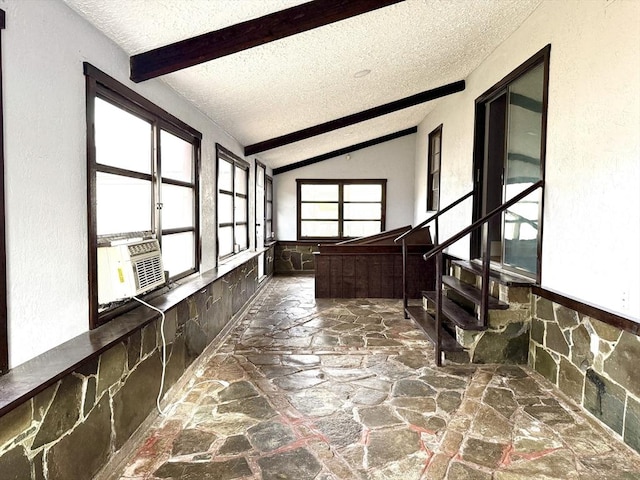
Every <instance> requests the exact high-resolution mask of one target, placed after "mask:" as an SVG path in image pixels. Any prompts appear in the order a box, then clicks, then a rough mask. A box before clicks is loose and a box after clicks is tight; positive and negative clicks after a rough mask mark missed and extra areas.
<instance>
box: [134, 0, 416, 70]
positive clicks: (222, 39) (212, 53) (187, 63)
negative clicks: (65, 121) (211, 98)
mask: <svg viewBox="0 0 640 480" xmlns="http://www.w3.org/2000/svg"><path fill="white" fill-rule="evenodd" d="M403 1H404V0H315V1H313V2H308V3H303V4H301V5H297V6H295V7H291V8H287V9H285V10H281V11H279V12H274V13H271V14H269V15H265V16H264V17H260V18H255V19H253V20H248V21H246V22H242V23H238V24H236V25H231V26H229V27H226V28H222V29H220V30H216V31H215V32H209V33H205V34H203V35H199V36H197V37H193V38H188V39H186V40H182V41H180V42H176V43H172V44H170V45H165V46H163V47H159V48H156V49H154V50H150V51H148V52H145V53H140V54H138V55H134V56H132V57H131V58H130V65H131V80H133V81H134V82H142V81H144V80H149V79H151V78H155V77H158V76H160V75H165V74H167V73H171V72H175V71H178V70H182V69H183V68H187V67H192V66H194V65H198V64H200V63H204V62H208V61H210V60H214V59H216V58H220V57H224V56H226V55H231V54H232V53H237V52H240V51H242V50H247V49H249V48H253V47H257V46H258V45H263V44H265V43H269V42H273V41H274V40H280V39H281V38H285V37H289V36H291V35H296V34H298V33H301V32H306V31H307V30H312V29H314V28H318V27H322V26H324V25H328V24H330V23H334V22H339V21H340V20H345V19H347V18H351V17H355V16H356V15H361V14H363V13H367V12H371V11H373V10H377V9H379V8H383V7H386V6H389V5H393V4H394V3H399V2H403Z"/></svg>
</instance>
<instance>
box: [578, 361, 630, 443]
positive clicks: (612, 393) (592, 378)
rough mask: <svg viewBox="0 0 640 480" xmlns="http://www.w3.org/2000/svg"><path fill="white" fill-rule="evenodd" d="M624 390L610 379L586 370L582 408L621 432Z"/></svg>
mask: <svg viewBox="0 0 640 480" xmlns="http://www.w3.org/2000/svg"><path fill="white" fill-rule="evenodd" d="M625 397H626V392H625V391H624V389H623V388H622V387H620V386H619V385H616V384H615V383H613V382H612V381H611V380H609V379H607V378H605V377H603V376H601V375H598V374H597V373H596V372H595V371H594V370H593V369H589V370H587V375H586V381H585V385H584V408H586V409H587V410H588V411H589V412H591V413H592V414H593V415H594V416H595V417H596V418H598V419H599V420H600V421H602V422H603V423H604V424H606V425H608V426H609V427H610V428H611V429H613V430H614V431H615V432H617V433H619V434H622V424H623V420H624V402H625Z"/></svg>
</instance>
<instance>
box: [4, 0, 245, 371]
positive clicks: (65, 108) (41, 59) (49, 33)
mask: <svg viewBox="0 0 640 480" xmlns="http://www.w3.org/2000/svg"><path fill="white" fill-rule="evenodd" d="M0 8H3V9H4V10H5V11H6V24H7V25H6V30H4V31H3V32H2V37H3V38H2V49H3V51H2V62H3V73H4V78H3V82H4V85H3V87H4V114H5V116H4V129H5V137H4V138H5V184H6V218H5V222H6V237H7V281H8V322H9V328H8V329H9V356H10V366H11V367H14V366H16V365H18V364H20V363H22V362H24V361H26V360H28V359H30V358H32V357H34V356H36V355H38V354H40V353H42V352H44V351H46V350H48V349H50V348H52V347H54V346H56V345H58V344H60V343H62V342H64V341H66V340H68V339H70V338H72V337H74V336H76V335H78V334H79V333H81V332H84V331H86V330H87V329H88V309H89V307H88V288H87V202H86V147H85V142H86V135H85V130H86V127H85V78H84V75H83V71H82V62H83V61H88V62H90V63H92V64H93V65H95V66H96V67H98V68H99V69H101V70H103V71H104V72H105V73H107V74H108V75H111V76H112V77H114V78H116V79H117V80H119V81H120V82H122V83H123V84H125V85H127V86H128V87H130V88H132V89H134V90H136V91H138V92H139V93H141V94H142V95H143V96H145V97H146V98H148V99H149V100H151V101H153V102H154V103H156V104H157V105H158V106H160V107H162V108H164V109H165V110H167V111H168V112H170V113H171V114H173V115H175V116H176V117H178V118H179V119H181V120H183V121H184V122H186V123H187V124H189V125H191V126H192V127H193V128H195V129H197V130H199V131H200V132H202V133H203V135H204V138H203V142H202V183H201V192H202V199H201V200H202V202H201V203H202V205H203V207H202V214H201V219H202V241H203V246H202V252H203V259H202V268H203V270H206V269H209V268H212V267H214V266H215V238H216V236H215V223H214V222H215V215H214V214H215V210H214V208H215V206H214V199H215V192H214V190H213V189H214V186H215V183H214V178H215V177H214V175H215V142H220V143H222V144H223V145H224V146H225V147H226V148H228V149H230V150H232V151H234V152H236V153H237V154H239V155H240V154H241V153H242V149H241V148H240V147H239V145H238V144H237V142H236V141H235V140H233V139H232V138H231V137H229V136H228V135H226V134H225V133H224V132H222V131H221V130H220V129H219V128H218V127H217V126H216V125H215V124H214V123H213V122H211V121H210V120H209V119H207V118H206V117H205V116H204V115H203V114H201V113H200V112H199V111H198V110H196V109H195V108H194V107H193V105H191V104H189V103H188V102H187V101H186V100H184V99H183V98H182V97H179V96H178V95H177V94H175V92H173V90H171V89H169V88H168V87H167V86H166V85H165V84H164V83H163V82H162V81H160V80H151V81H148V82H145V83H143V84H140V85H136V84H133V83H131V82H129V81H128V76H129V71H128V70H129V67H128V66H129V60H128V57H127V56H126V55H125V53H124V52H123V51H122V50H120V49H119V48H118V47H116V46H115V45H114V44H113V43H111V42H110V41H109V40H108V39H107V38H106V37H104V36H103V35H101V34H100V33H99V32H98V31H97V30H95V29H94V28H93V27H92V26H90V25H89V24H88V23H86V22H85V21H84V20H83V19H81V18H80V17H79V16H78V15H76V14H75V13H74V12H73V11H72V10H70V9H69V8H68V7H67V6H66V5H65V4H63V3H62V2H59V1H53V0H29V1H24V0H5V1H3V2H1V3H0ZM251 163H253V162H251ZM252 171H253V166H252ZM252 178H253V177H252ZM252 235H253V233H252Z"/></svg>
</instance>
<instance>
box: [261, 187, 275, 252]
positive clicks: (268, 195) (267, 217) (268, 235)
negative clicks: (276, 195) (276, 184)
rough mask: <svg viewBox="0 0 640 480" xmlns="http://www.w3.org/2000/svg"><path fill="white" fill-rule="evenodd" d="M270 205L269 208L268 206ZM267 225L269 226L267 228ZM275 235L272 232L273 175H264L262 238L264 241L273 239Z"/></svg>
mask: <svg viewBox="0 0 640 480" xmlns="http://www.w3.org/2000/svg"><path fill="white" fill-rule="evenodd" d="M269 207H271V208H269ZM269 225H270V226H271V228H268V227H269ZM274 237H275V235H274V232H273V177H270V176H269V175H265V177H264V240H265V242H271V241H273V239H274Z"/></svg>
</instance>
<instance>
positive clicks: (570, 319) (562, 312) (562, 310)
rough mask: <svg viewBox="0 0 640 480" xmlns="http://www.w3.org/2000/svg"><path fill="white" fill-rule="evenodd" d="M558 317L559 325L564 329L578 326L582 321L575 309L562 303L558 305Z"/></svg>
mask: <svg viewBox="0 0 640 480" xmlns="http://www.w3.org/2000/svg"><path fill="white" fill-rule="evenodd" d="M556 319H557V321H558V325H559V326H560V328H562V329H563V330H564V329H567V328H573V327H577V326H578V324H579V323H580V319H579V318H578V313H577V312H576V311H575V310H571V309H570V308H567V307H564V306H562V305H558V308H557V309H556Z"/></svg>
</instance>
